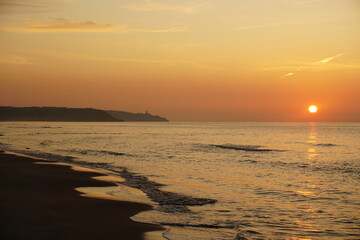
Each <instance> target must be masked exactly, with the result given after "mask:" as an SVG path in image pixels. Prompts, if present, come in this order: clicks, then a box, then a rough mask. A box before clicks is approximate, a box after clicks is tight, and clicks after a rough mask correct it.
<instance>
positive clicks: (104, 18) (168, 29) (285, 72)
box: [0, 0, 360, 121]
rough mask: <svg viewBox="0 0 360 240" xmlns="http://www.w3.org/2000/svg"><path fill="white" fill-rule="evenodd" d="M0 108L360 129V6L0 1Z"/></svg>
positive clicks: (322, 1) (304, 0)
mask: <svg viewBox="0 0 360 240" xmlns="http://www.w3.org/2000/svg"><path fill="white" fill-rule="evenodd" d="M311 104H315V105H318V107H319V111H318V113H316V114H309V113H308V111H307V107H308V106H309V105H311ZM0 105H7V106H66V107H94V108H100V109H112V110H125V111H131V112H144V111H149V112H151V113H154V114H159V115H162V116H165V117H167V118H169V119H170V120H172V121H360V1H358V0H251V1H250V0H249V1H239V0H227V1H220V0H192V1H185V0H172V1H169V0H153V1H150V0H149V1H146V0H121V1H119V0H103V1H100V0H0Z"/></svg>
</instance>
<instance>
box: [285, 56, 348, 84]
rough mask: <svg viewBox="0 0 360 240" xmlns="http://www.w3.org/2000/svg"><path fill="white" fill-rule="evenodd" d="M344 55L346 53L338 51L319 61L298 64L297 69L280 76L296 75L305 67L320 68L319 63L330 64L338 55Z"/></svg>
mask: <svg viewBox="0 0 360 240" xmlns="http://www.w3.org/2000/svg"><path fill="white" fill-rule="evenodd" d="M343 55H344V54H343V53H338V54H336V55H335V56H332V57H328V58H324V59H322V60H320V61H317V62H313V63H307V64H304V65H302V66H297V67H296V71H294V72H290V73H287V74H285V75H283V76H281V77H280V78H286V77H289V76H292V75H294V74H295V73H297V72H300V71H301V70H303V69H310V68H318V66H319V65H324V64H328V63H329V62H331V61H333V60H334V59H336V58H338V57H340V56H343Z"/></svg>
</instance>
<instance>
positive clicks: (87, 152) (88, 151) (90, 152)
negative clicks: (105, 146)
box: [59, 149, 127, 156]
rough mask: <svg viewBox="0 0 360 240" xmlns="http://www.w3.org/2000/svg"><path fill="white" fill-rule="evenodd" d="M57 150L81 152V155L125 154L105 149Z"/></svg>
mask: <svg viewBox="0 0 360 240" xmlns="http://www.w3.org/2000/svg"><path fill="white" fill-rule="evenodd" d="M59 151H63V152H70V153H77V154H81V155H99V154H101V155H113V156H124V155H127V154H125V153H121V152H113V151H106V150H92V149H86V150H76V149H71V150H59Z"/></svg>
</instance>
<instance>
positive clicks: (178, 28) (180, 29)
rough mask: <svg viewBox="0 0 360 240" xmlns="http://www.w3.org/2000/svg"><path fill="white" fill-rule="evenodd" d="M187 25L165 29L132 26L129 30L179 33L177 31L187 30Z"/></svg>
mask: <svg viewBox="0 0 360 240" xmlns="http://www.w3.org/2000/svg"><path fill="white" fill-rule="evenodd" d="M187 30H188V29H187V27H170V28H163V29H141V28H132V29H128V30H127V32H145V33H147V32H148V33H177V32H186V31H187Z"/></svg>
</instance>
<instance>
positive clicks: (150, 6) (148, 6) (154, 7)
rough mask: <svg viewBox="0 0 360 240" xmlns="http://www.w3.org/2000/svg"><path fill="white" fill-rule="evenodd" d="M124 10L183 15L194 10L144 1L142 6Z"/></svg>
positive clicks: (135, 5)
mask: <svg viewBox="0 0 360 240" xmlns="http://www.w3.org/2000/svg"><path fill="white" fill-rule="evenodd" d="M125 7H126V8H128V9H130V10H133V11H139V12H151V11H178V12H183V13H193V12H194V10H195V8H194V7H189V6H184V5H166V4H161V3H155V2H151V1H146V3H142V4H130V5H126V6H125Z"/></svg>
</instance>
